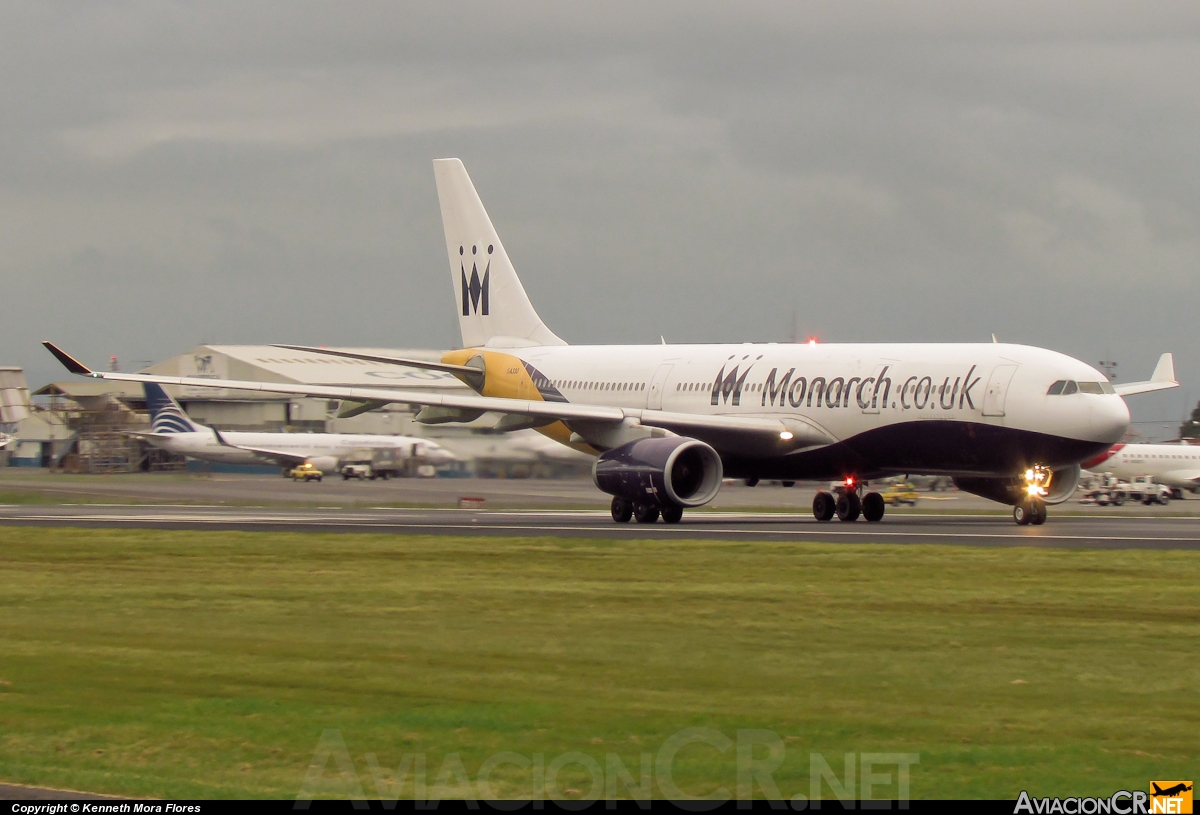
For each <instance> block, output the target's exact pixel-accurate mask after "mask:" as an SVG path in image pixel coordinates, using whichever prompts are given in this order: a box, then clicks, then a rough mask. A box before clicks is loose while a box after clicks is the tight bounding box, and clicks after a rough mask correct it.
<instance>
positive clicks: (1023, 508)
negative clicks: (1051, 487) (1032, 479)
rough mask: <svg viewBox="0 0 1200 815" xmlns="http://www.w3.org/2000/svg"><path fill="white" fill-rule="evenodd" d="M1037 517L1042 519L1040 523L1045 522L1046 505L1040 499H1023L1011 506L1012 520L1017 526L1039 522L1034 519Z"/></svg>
mask: <svg viewBox="0 0 1200 815" xmlns="http://www.w3.org/2000/svg"><path fill="white" fill-rule="evenodd" d="M1039 507H1040V509H1039ZM1039 517H1040V518H1041V519H1042V520H1041V523H1045V521H1046V505H1045V504H1043V503H1042V502H1041V501H1023V502H1021V503H1020V504H1017V505H1016V506H1015V507H1013V520H1014V521H1016V522H1017V526H1029V524H1036V523H1039V521H1037V520H1036V519H1037V518H1039Z"/></svg>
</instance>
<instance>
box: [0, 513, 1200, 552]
mask: <svg viewBox="0 0 1200 815" xmlns="http://www.w3.org/2000/svg"><path fill="white" fill-rule="evenodd" d="M0 524H4V525H17V526H71V527H90V528H118V529H132V528H153V529H201V530H210V531H211V530H243V531H290V532H297V531H298V532H373V533H390V534H405V535H412V534H420V535H492V536H516V537H528V536H547V537H575V538H622V539H650V540H671V539H698V540H720V541H749V540H757V541H762V540H769V541H781V542H783V541H826V542H831V543H893V544H924V543H933V544H950V545H970V546H1040V547H1058V548H1077V549H1096V548H1100V549H1196V550H1200V519H1196V518H1178V517H1175V518H1173V517H1154V516H1152V515H1146V516H1141V517H1114V516H1109V515H1104V514H1100V513H1097V514H1095V515H1073V516H1064V517H1054V516H1053V515H1052V516H1051V518H1050V520H1049V521H1048V522H1047V523H1046V525H1045V526H1041V527H1019V526H1017V525H1016V524H1014V523H1013V521H1012V519H1011V518H1009V517H1005V516H998V515H948V514H936V513H913V512H910V513H906V514H900V513H896V514H894V515H893V516H891V517H886V518H884V520H883V521H882V522H880V523H874V524H869V523H867V522H866V521H861V520H860V521H857V522H855V523H841V522H838V521H836V520H835V521H831V522H828V523H818V522H817V521H815V520H814V519H813V518H812V516H811V515H806V514H800V513H770V512H736V511H725V512H712V511H709V512H705V511H696V512H689V513H688V514H686V515H685V516H684V519H683V522H682V523H680V524H675V525H670V524H664V523H662V522H659V523H655V524H652V525H650V524H637V523H629V524H617V523H614V522H613V521H612V519H611V518H610V517H609V515H608V513H607V512H606V511H602V510H493V511H487V510H484V511H481V510H473V509H394V508H382V507H381V508H373V509H342V508H336V507H335V508H286V509H277V508H245V507H227V506H164V505H141V506H137V505H119V506H118V505H96V504H92V505H75V506H72V505H60V506H38V505H7V506H0Z"/></svg>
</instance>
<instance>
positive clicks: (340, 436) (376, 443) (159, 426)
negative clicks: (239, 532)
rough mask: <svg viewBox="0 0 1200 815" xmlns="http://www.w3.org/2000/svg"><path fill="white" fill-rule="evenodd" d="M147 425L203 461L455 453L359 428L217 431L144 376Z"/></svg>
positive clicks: (329, 466)
mask: <svg viewBox="0 0 1200 815" xmlns="http://www.w3.org/2000/svg"><path fill="white" fill-rule="evenodd" d="M142 387H143V389H144V390H145V392H146V408H147V409H148V410H149V411H150V431H149V432H138V433H137V434H136V435H137V436H138V437H139V438H142V439H145V440H146V441H147V442H149V443H150V444H152V445H154V446H155V447H159V448H161V449H163V450H168V451H170V452H172V453H178V454H181V455H185V456H188V457H190V458H196V459H201V460H202V461H216V462H221V463H224V464H263V463H272V464H278V465H279V466H281V467H296V466H299V465H301V464H311V465H312V466H313V467H314V468H316V469H318V470H322V471H324V472H327V473H328V472H333V471H336V470H337V469H338V467H339V465H340V464H341V463H342V461H343V460H345V459H346V457H347V456H350V455H353V454H354V453H356V452H358V451H362V450H384V449H387V450H392V451H395V457H396V458H398V459H407V458H415V459H419V460H420V461H421V462H422V463H428V464H441V463H443V462H447V461H454V460H455V456H454V454H453V453H451V452H450V451H449V450H447V449H445V448H444V447H442V446H441V445H439V444H437V443H436V442H432V441H429V440H428V439H419V438H415V437H413V436H382V435H367V434H361V433H241V432H237V431H226V432H224V433H219V432H216V431H214V430H213V429H212V428H211V427H205V426H203V425H199V424H196V423H195V422H193V421H192V420H191V419H190V418H189V417H188V415H187V414H186V413H184V411H183V408H182V407H181V406H180V405H179V403H178V402H176V401H175V399H174V398H172V397H171V395H170V394H168V393H167V392H166V391H165V390H163V388H162V386H161V385H158V384H155V383H153V382H143V383H142Z"/></svg>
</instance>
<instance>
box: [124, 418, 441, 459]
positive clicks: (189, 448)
mask: <svg viewBox="0 0 1200 815" xmlns="http://www.w3.org/2000/svg"><path fill="white" fill-rule="evenodd" d="M221 435H222V437H223V438H224V439H225V441H226V442H227V444H221V443H220V442H219V441H217V438H216V436H215V435H214V434H213V432H212V430H210V429H209V428H207V427H205V428H203V429H201V430H198V431H196V432H193V433H167V434H159V435H156V436H153V437H149V438H148V439H147V440H148V441H149V442H150V443H151V444H153V445H154V446H155V447H160V448H162V449H163V450H169V451H170V452H172V453H179V454H181V455H185V456H189V457H191V458H197V459H201V460H203V461H215V462H220V463H223V464H263V463H266V462H267V460H266V459H265V458H264V457H263V456H262V455H259V454H256V453H253V452H251V451H249V450H242V449H239V447H255V448H260V449H266V450H277V451H279V452H282V453H290V454H293V455H296V456H302V457H304V458H305V459H309V460H311V459H318V458H332V459H336V460H338V461H341V460H342V459H344V458H345V457H346V456H349V455H351V454H352V453H354V452H355V451H360V450H364V449H370V450H394V451H395V454H396V455H395V457H396V458H400V459H406V458H410V457H416V458H424V459H437V460H439V461H440V460H442V459H443V458H445V459H449V458H453V457H452V456H450V455H449V454H448V453H446V452H445V451H443V449H442V448H441V447H440V446H439V445H437V444H436V443H434V442H430V441H428V440H427V439H420V438H415V437H413V436H380V435H368V434H353V433H240V432H233V431H231V432H228V433H222V434H221ZM230 445H232V446H230Z"/></svg>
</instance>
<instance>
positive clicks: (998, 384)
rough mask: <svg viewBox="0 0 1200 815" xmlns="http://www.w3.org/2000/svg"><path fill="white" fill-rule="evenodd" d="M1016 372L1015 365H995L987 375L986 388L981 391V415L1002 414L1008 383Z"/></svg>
mask: <svg viewBox="0 0 1200 815" xmlns="http://www.w3.org/2000/svg"><path fill="white" fill-rule="evenodd" d="M1016 372H1017V366H1016V365H997V366H996V367H995V368H993V369H992V375H991V376H990V377H988V382H987V390H985V391H984V392H983V415H984V416H1003V415H1004V400H1005V399H1006V398H1007V397H1008V383H1010V382H1011V381H1012V378H1013V374H1015V373H1016Z"/></svg>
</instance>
